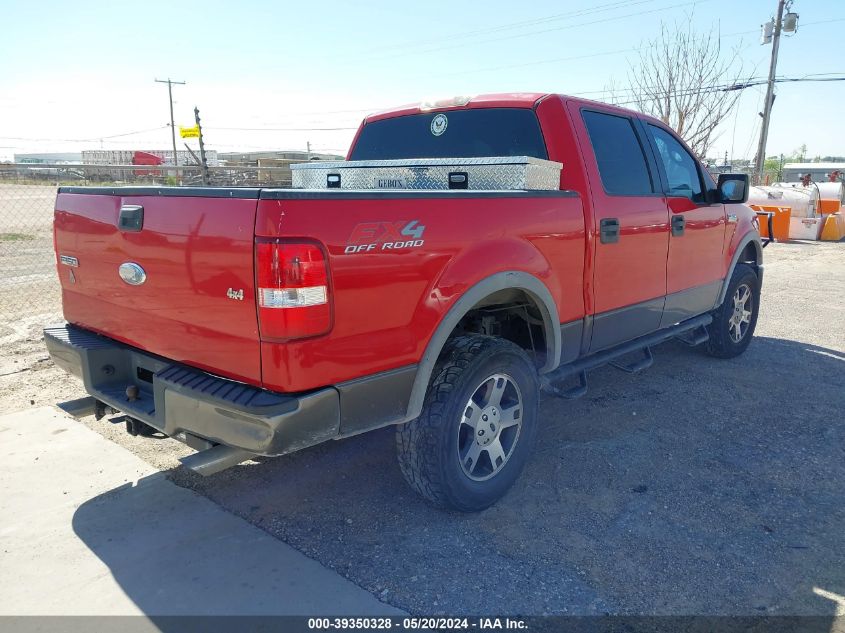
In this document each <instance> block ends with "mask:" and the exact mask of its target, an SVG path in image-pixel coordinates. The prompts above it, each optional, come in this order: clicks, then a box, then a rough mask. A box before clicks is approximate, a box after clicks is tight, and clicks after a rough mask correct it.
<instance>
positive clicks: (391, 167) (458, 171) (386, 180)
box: [291, 156, 563, 191]
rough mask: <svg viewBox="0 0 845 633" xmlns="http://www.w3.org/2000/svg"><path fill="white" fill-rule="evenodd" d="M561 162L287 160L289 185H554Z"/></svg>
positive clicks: (500, 187) (548, 187) (501, 187)
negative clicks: (290, 179) (290, 171)
mask: <svg viewBox="0 0 845 633" xmlns="http://www.w3.org/2000/svg"><path fill="white" fill-rule="evenodd" d="M562 167H563V165H562V164H561V163H555V162H552V161H549V160H541V159H539V158H533V157H530V156H504V157H503V156H493V157H489V158H415V159H403V160H367V161H336V162H312V163H300V164H297V165H291V170H292V172H293V187H294V189H382V190H384V189H412V190H413V189H470V190H476V191H478V190H486V191H490V190H493V191H497V190H498V191H501V190H511V189H516V190H519V189H529V190H535V191H536V190H547V191H553V190H556V189H559V188H560V170H561V169H562Z"/></svg>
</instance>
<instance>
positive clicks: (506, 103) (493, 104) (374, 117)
mask: <svg viewBox="0 0 845 633" xmlns="http://www.w3.org/2000/svg"><path fill="white" fill-rule="evenodd" d="M552 94H553V93H548V92H498V93H492V94H485V95H477V96H475V97H453V98H451V99H449V98H447V99H441V100H434V101H433V102H422V103H409V104H406V105H402V106H397V107H395V108H390V109H387V110H382V111H380V112H375V113H373V114H370V115H368V116H366V117H365V118H364V124H365V125H366V124H367V123H372V122H374V121H381V120H382V119H392V118H394V117H397V116H405V115H409V114H419V113H420V112H441V111H448V110H462V109H473V108H526V109H527V108H534V107H535V106H536V105H537V104H538V102H539V101H541V100H542V99H544V98H546V97H549V96H552ZM556 96H558V97H559V98H561V99H563V100H564V101H567V102H570V101H575V102H577V103H579V104H581V105H582V106H585V107H588V108H589V107H590V106H594V107H601V108H604V109H611V110H616V111H618V112H619V114H621V115H625V116H630V114H631V113H632V112H634V111H633V110H631V109H629V108H624V107H619V106H615V105H612V104H609V103H603V102H600V101H594V100H592V99H584V98H582V97H571V96H568V95H565V94H558V95H556ZM635 114H636V115H637V116H638V117H641V118H643V119H645V120H648V121H649V122H652V123H656V124H658V125H663V123H662V122H661V121H659V120H658V119H656V118H654V117H651V116H649V115H647V114H643V113H641V112H635Z"/></svg>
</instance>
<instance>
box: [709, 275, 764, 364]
mask: <svg viewBox="0 0 845 633" xmlns="http://www.w3.org/2000/svg"><path fill="white" fill-rule="evenodd" d="M759 308H760V280H759V278H758V277H757V273H756V272H754V269H753V268H752V267H751V266H749V265H748V264H737V266H736V268H735V269H734V272H733V275H732V276H731V281H730V284H729V285H728V291H727V293H726V294H725V300H724V301H723V302H722V305H720V306H719V307H718V308H716V310H715V311H714V312H713V322H712V323H711V324H710V325H709V326H708V327H707V331H708V333H709V334H710V339H709V340H708V341H707V347H706V349H707V353H708V354H710V355H711V356H716V357H717V358H733V357H734V356H739V355H740V354H742V353H743V352H744V351H745V350H746V348H747V347H748V344H749V343H751V337H752V336H753V335H754V328H755V327H756V326H757V314H758V311H759Z"/></svg>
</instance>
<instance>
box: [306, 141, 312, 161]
mask: <svg viewBox="0 0 845 633" xmlns="http://www.w3.org/2000/svg"><path fill="white" fill-rule="evenodd" d="M305 146H306V147H307V148H308V150H307V152H306V154H305V159H306V160H311V141H306V143H305Z"/></svg>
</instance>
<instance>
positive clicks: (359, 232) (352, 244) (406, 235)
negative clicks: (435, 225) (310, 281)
mask: <svg viewBox="0 0 845 633" xmlns="http://www.w3.org/2000/svg"><path fill="white" fill-rule="evenodd" d="M424 232H425V225H423V224H420V222H419V220H411V221H410V222H408V221H407V220H401V221H399V222H362V223H361V224H358V225H356V226H355V228H354V229H352V234H351V235H350V236H349V239H348V240H347V241H346V248H344V249H343V252H344V253H346V254H351V253H369V252H371V251H395V250H400V249H405V248H418V247H420V246H422V245H423V244H425V240H424V239H423V233H424Z"/></svg>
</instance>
